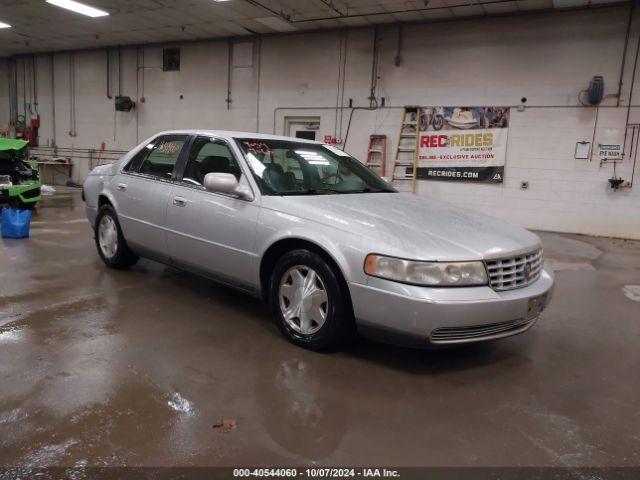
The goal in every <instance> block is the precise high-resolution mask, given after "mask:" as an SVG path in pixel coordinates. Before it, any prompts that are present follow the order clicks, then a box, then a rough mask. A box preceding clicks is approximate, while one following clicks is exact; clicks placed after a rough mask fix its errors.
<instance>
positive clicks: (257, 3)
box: [244, 0, 292, 23]
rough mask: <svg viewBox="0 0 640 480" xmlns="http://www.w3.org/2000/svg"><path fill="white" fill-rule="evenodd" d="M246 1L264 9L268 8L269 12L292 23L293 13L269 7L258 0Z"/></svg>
mask: <svg viewBox="0 0 640 480" xmlns="http://www.w3.org/2000/svg"><path fill="white" fill-rule="evenodd" d="M244 1H245V2H247V3H248V4H250V5H253V6H254V7H258V8H262V9H263V10H266V11H267V12H269V13H271V14H273V15H275V16H276V17H279V18H281V19H282V20H284V21H285V22H287V23H292V20H291V15H286V14H285V13H283V12H278V11H276V10H274V9H273V8H271V7H267V6H266V5H264V4H262V3H260V2H259V1H258V0H244Z"/></svg>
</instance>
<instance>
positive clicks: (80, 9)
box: [47, 0, 109, 17]
mask: <svg viewBox="0 0 640 480" xmlns="http://www.w3.org/2000/svg"><path fill="white" fill-rule="evenodd" d="M47 3H50V4H51V5H55V6H56V7H60V8H66V9H67V10H71V11H72V12H76V13H81V14H82V15H86V16H87V17H104V16H106V15H109V13H108V12H105V11H104V10H98V9H97V8H93V7H90V6H89V5H85V4H84V3H80V2H76V1H74V0H47Z"/></svg>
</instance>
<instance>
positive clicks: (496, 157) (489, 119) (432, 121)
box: [416, 107, 509, 183]
mask: <svg viewBox="0 0 640 480" xmlns="http://www.w3.org/2000/svg"><path fill="white" fill-rule="evenodd" d="M508 127H509V108H508V107H435V108H433V107H432V108H423V109H422V114H421V118H420V141H419V146H418V147H419V149H418V171H417V175H416V176H417V178H418V179H419V180H448V181H459V182H484V183H502V182H503V180H504V164H505V158H506V151H507V133H508V130H509V128H508Z"/></svg>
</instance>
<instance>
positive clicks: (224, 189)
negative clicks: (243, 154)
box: [204, 173, 253, 200]
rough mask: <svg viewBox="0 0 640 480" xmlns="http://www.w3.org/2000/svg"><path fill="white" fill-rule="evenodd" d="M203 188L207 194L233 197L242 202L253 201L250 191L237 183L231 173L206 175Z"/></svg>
mask: <svg viewBox="0 0 640 480" xmlns="http://www.w3.org/2000/svg"><path fill="white" fill-rule="evenodd" d="M204 188H205V189H206V190H207V191H209V192H214V193H224V194H226V195H235V196H236V197H238V198H242V199H244V200H253V194H252V193H251V190H250V189H249V188H247V187H245V186H244V185H240V183H238V179H237V178H236V177H235V175H232V174H231V173H207V174H206V175H205V176H204Z"/></svg>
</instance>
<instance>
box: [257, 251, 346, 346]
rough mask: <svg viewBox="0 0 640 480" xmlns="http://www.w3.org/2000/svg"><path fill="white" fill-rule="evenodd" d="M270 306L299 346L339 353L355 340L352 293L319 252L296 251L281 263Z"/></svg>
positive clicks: (275, 273) (275, 272)
mask: <svg viewBox="0 0 640 480" xmlns="http://www.w3.org/2000/svg"><path fill="white" fill-rule="evenodd" d="M269 303H270V306H271V311H272V314H273V316H274V318H275V320H276V322H277V324H278V327H279V328H280V331H281V332H282V333H283V335H284V336H285V337H286V338H287V339H289V340H290V341H291V342H293V343H295V344H297V345H300V346H303V347H305V348H309V349H311V350H336V349H338V348H340V347H342V346H344V345H346V344H347V343H349V342H350V341H351V340H352V339H353V336H354V333H355V328H354V322H353V314H352V312H351V307H350V304H349V301H348V292H345V291H344V287H342V285H341V283H340V281H339V279H338V276H337V274H336V272H334V270H333V269H332V267H331V266H330V265H328V263H327V262H326V261H325V260H324V259H323V258H322V257H321V256H320V255H318V254H316V253H315V252H311V251H309V250H293V251H291V252H288V253H286V254H284V255H283V256H282V257H281V258H280V259H279V260H278V262H277V263H276V266H275V268H274V269H273V272H272V275H271V281H270V284H269Z"/></svg>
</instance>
